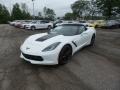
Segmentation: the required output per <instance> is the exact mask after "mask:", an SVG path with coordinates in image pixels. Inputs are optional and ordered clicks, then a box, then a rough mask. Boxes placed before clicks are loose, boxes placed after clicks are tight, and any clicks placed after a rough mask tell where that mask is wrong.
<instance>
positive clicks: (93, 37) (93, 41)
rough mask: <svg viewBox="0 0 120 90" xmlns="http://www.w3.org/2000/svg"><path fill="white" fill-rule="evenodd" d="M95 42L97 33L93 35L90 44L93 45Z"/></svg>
mask: <svg viewBox="0 0 120 90" xmlns="http://www.w3.org/2000/svg"><path fill="white" fill-rule="evenodd" d="M94 43H95V34H93V36H92V38H91V42H90V46H93V45H94Z"/></svg>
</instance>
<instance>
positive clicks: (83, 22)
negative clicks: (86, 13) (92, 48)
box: [79, 21, 94, 27]
mask: <svg viewBox="0 0 120 90" xmlns="http://www.w3.org/2000/svg"><path fill="white" fill-rule="evenodd" d="M79 23H80V24H83V25H85V26H86V27H94V26H93V25H92V24H91V23H89V22H87V21H79Z"/></svg>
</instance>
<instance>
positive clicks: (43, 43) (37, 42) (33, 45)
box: [21, 33, 73, 51]
mask: <svg viewBox="0 0 120 90" xmlns="http://www.w3.org/2000/svg"><path fill="white" fill-rule="evenodd" d="M70 38H71V39H72V38H73V37H71V36H64V35H57V34H48V33H43V34H36V35H32V36H30V37H28V38H27V39H26V40H25V42H24V43H23V45H22V46H21V49H26V48H30V49H31V50H35V49H36V50H39V51H41V50H43V49H45V48H46V47H48V46H49V45H51V44H53V43H56V42H61V43H65V42H67V41H69V40H71V39H70Z"/></svg>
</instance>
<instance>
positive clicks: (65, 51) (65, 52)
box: [58, 45, 72, 65]
mask: <svg viewBox="0 0 120 90" xmlns="http://www.w3.org/2000/svg"><path fill="white" fill-rule="evenodd" d="M71 57H72V48H71V47H70V46H69V45H65V46H64V47H63V48H62V50H61V52H60V54H59V60H58V62H59V65H63V64H66V63H67V62H68V61H69V59H70V58H71Z"/></svg>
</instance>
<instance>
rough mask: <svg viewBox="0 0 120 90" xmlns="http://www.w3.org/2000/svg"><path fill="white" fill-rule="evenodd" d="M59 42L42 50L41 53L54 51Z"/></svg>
mask: <svg viewBox="0 0 120 90" xmlns="http://www.w3.org/2000/svg"><path fill="white" fill-rule="evenodd" d="M60 43H61V42H56V43H53V44H51V45H50V46H48V47H46V48H45V49H43V50H42V51H43V52H46V51H52V50H54V49H55V48H56V47H57V46H58V45H59V44H60Z"/></svg>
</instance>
